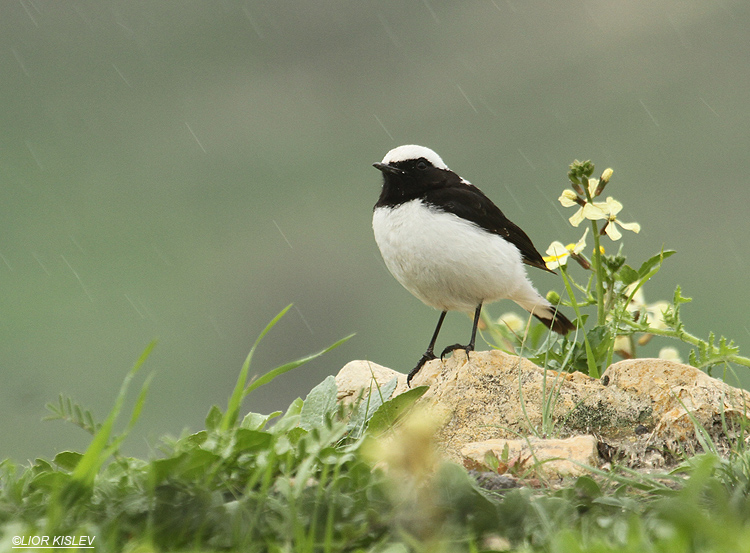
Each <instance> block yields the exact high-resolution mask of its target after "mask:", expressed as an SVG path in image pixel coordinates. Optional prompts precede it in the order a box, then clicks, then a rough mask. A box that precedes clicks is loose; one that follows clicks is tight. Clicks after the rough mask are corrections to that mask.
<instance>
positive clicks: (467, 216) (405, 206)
mask: <svg viewBox="0 0 750 553" xmlns="http://www.w3.org/2000/svg"><path fill="white" fill-rule="evenodd" d="M373 166H374V167H375V168H376V169H378V170H379V171H380V172H381V173H382V177H383V185H382V189H381V191H380V197H379V198H378V201H377V203H376V204H375V207H374V208H373V216H372V228H373V233H374V235H375V242H376V243H377V245H378V248H379V249H380V253H381V255H382V257H383V261H384V262H385V265H386V267H387V268H388V270H389V271H390V272H391V274H392V275H393V276H394V277H395V279H396V280H397V281H398V282H399V283H400V284H401V285H402V286H403V287H404V288H406V289H407V290H408V291H409V292H411V293H412V294H413V295H414V296H416V297H417V298H418V299H420V300H421V301H422V302H423V303H425V304H426V305H428V306H431V307H434V308H436V309H438V310H439V311H440V312H441V313H440V317H439V319H438V323H437V326H436V327H435V331H434V333H433V335H432V339H431V340H430V343H429V346H428V347H427V351H426V352H425V353H424V355H422V357H421V358H420V359H419V362H418V363H417V365H416V367H414V369H413V370H412V371H411V372H410V373H409V375H408V376H407V384H408V385H411V380H412V378H414V376H415V375H416V374H417V373H418V372H419V371H420V369H421V368H422V367H423V366H424V364H425V363H427V362H428V361H430V360H432V359H437V356H436V355H435V353H434V348H435V342H436V341H437V338H438V334H439V333H440V327H441V326H442V324H443V320H444V319H445V316H446V314H447V312H448V311H462V312H467V313H471V312H472V311H473V312H474V323H473V326H472V329H471V338H470V340H469V343H468V344H467V345H461V344H453V345H451V346H448V347H446V348H445V349H444V350H443V352H442V353H441V354H440V358H441V359H443V358H444V357H445V356H446V355H447V354H448V353H451V352H453V351H455V350H465V351H466V355H467V357H468V356H469V352H471V351H473V350H474V346H475V341H476V334H477V325H478V324H479V318H480V315H481V312H482V306H483V305H484V304H487V303H492V302H495V301H498V300H501V299H509V300H512V301H514V302H515V303H517V304H518V305H519V306H521V307H522V308H523V309H525V310H527V311H528V312H530V313H531V314H532V315H534V316H535V317H536V318H537V319H539V320H540V321H542V323H544V324H545V325H546V326H547V327H548V328H550V329H551V330H553V331H554V332H557V333H559V334H562V335H565V334H567V333H568V332H570V331H571V330H573V329H575V328H576V325H575V324H573V323H572V322H571V321H570V320H569V319H568V318H567V317H565V315H563V314H562V313H560V312H559V311H557V309H556V307H555V306H553V305H552V304H551V303H550V302H549V301H547V299H545V298H544V297H543V296H542V295H541V294H539V292H538V291H537V290H536V288H534V285H533V284H532V283H531V281H529V278H528V276H527V274H526V269H525V267H524V265H529V266H531V267H537V268H538V269H542V270H544V271H548V272H551V273H554V271H551V270H550V269H549V268H547V265H546V264H545V262H544V259H543V258H542V256H541V254H540V253H539V252H538V251H537V249H536V248H535V247H534V244H533V243H532V242H531V239H530V238H529V237H528V235H527V234H526V233H525V232H524V231H523V230H521V228H519V227H518V226H517V225H515V224H513V223H512V222H511V221H510V220H509V219H508V218H507V217H506V216H505V215H504V214H503V212H502V211H501V210H500V208H498V207H497V206H496V205H495V204H494V203H493V202H492V200H490V199H489V198H488V197H487V196H486V195H485V194H484V193H483V192H482V191H481V190H480V189H479V188H477V187H476V186H474V185H473V184H471V183H470V182H469V181H467V180H466V179H463V178H461V177H460V176H459V175H458V174H456V173H454V172H453V171H451V170H450V169H449V168H448V166H447V165H446V164H445V163H444V162H443V160H442V159H441V158H440V156H439V155H438V154H437V153H435V152H434V151H433V150H431V149H430V148H427V147H425V146H418V145H416V144H406V145H403V146H399V147H397V148H394V149H392V150H390V151H389V152H388V153H387V154H386V155H385V157H384V158H383V160H382V161H380V162H378V163H373Z"/></svg>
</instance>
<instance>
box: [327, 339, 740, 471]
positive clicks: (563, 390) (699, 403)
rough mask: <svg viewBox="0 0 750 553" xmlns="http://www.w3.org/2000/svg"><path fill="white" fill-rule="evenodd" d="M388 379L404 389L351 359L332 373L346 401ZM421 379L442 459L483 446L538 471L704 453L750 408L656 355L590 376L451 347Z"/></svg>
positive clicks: (656, 461)
mask: <svg viewBox="0 0 750 553" xmlns="http://www.w3.org/2000/svg"><path fill="white" fill-rule="evenodd" d="M393 378H397V379H398V384H397V387H396V392H395V393H396V394H398V393H400V392H401V391H404V390H406V389H407V387H406V379H405V375H403V374H401V373H397V372H395V371H391V370H390V369H387V368H385V367H381V366H379V365H376V364H374V363H370V362H366V361H353V362H351V363H349V364H347V365H346V366H345V367H344V368H343V369H342V370H341V372H340V373H339V375H338V376H337V377H336V382H337V384H338V386H339V398H340V399H341V400H342V401H346V400H347V398H348V399H349V400H351V399H353V398H355V397H356V396H357V395H358V394H360V393H363V391H366V390H369V389H370V387H371V386H372V385H373V383H374V382H378V383H379V385H380V386H383V385H385V384H386V383H387V382H389V381H391V380H392V379H393ZM421 385H427V386H429V390H428V391H427V392H426V393H425V395H424V396H423V397H422V399H421V400H420V401H421V402H424V403H427V404H428V405H429V408H430V409H431V410H433V412H434V414H435V417H436V418H437V419H439V420H441V421H444V423H443V424H442V426H441V427H440V429H439V430H438V433H437V440H438V443H439V445H440V447H441V449H442V451H443V452H444V454H445V455H446V456H447V457H448V458H450V459H452V460H454V461H458V462H463V463H465V464H469V465H472V466H474V465H475V464H476V463H478V462H482V459H484V458H485V456H486V454H487V452H488V451H493V452H494V455H495V457H498V458H499V456H501V455H502V454H503V452H505V455H506V457H507V456H508V455H511V456H515V458H517V459H518V460H523V459H526V461H524V462H525V465H526V466H529V462H528V459H534V460H536V461H539V460H540V459H547V461H546V462H543V463H540V464H539V465H538V466H539V467H540V468H541V471H540V472H542V473H543V474H545V475H546V476H554V475H555V474H557V475H559V476H565V475H576V474H580V473H581V470H583V469H581V468H580V467H582V466H585V465H594V466H597V465H598V466H601V465H604V464H605V463H608V462H618V463H621V464H625V465H627V466H629V467H632V468H656V467H666V466H670V465H671V464H673V463H675V462H676V460H677V459H679V458H680V457H681V456H682V454H683V453H687V454H691V453H694V452H698V451H702V449H703V447H702V444H701V440H703V439H704V437H709V438H710V439H711V440H712V442H713V443H714V444H716V445H717V446H718V447H719V449H722V448H725V449H726V448H728V447H729V443H730V442H731V440H733V439H735V438H736V433H737V428H738V426H739V423H740V419H744V418H745V416H746V414H747V413H748V412H750V409H748V407H750V394H748V392H745V391H744V390H740V389H738V388H734V387H732V386H729V385H727V384H725V383H724V382H722V381H720V380H717V379H715V378H711V377H709V376H708V375H706V374H705V373H703V372H701V371H700V370H698V369H696V368H695V367H691V366H689V365H683V364H679V363H675V362H671V361H666V360H662V359H634V360H627V361H621V362H619V363H615V364H613V365H612V366H610V367H609V368H608V369H607V370H606V371H605V373H604V374H603V375H602V378H601V379H594V378H590V377H588V376H586V375H584V374H581V373H559V372H555V371H549V370H544V369H542V368H540V367H538V366H536V365H534V364H533V363H531V362H530V361H528V360H526V359H523V358H519V357H516V356H514V355H509V354H506V353H503V352H501V351H488V352H472V353H471V356H470V359H469V360H467V356H466V355H464V354H463V352H460V351H459V352H456V354H455V355H453V356H452V357H451V358H450V359H448V360H446V361H439V360H435V361H431V362H429V363H427V364H426V365H425V366H424V368H423V369H422V370H421V371H420V373H419V374H418V375H417V376H416V377H415V378H414V380H413V381H412V386H421ZM696 429H698V432H696ZM573 437H575V439H574V440H572V441H569V442H570V444H575V448H574V449H576V451H574V450H573V449H571V450H569V451H566V450H565V449H564V448H565V447H566V445H565V443H560V440H561V439H566V438H573ZM550 439H555V440H556V442H554V443H553V442H550V441H549V440H550ZM498 440H502V441H498ZM704 443H705V442H704ZM592 444H593V445H592ZM524 448H525V449H524ZM547 448H549V450H547ZM561 448H563V449H561ZM581 448H583V449H581ZM550 459H555V460H563V459H567V460H570V461H572V464H571V463H568V464H564V463H559V462H557V461H550ZM560 467H563V468H560ZM576 467H577V468H576Z"/></svg>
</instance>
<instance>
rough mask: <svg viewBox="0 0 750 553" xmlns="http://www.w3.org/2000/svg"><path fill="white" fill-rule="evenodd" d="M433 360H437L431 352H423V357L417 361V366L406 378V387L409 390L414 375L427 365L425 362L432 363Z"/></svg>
mask: <svg viewBox="0 0 750 553" xmlns="http://www.w3.org/2000/svg"><path fill="white" fill-rule="evenodd" d="M433 359H437V356H435V354H434V353H432V351H426V352H424V355H423V356H422V357H421V358H420V359H419V362H418V363H417V366H416V367H414V368H413V369H412V370H411V372H410V373H409V376H407V377H406V385H407V386H408V387H409V388H411V379H412V378H414V375H416V374H417V373H418V372H419V370H420V369H421V368H422V367H423V366H424V364H425V363H427V361H432V360H433Z"/></svg>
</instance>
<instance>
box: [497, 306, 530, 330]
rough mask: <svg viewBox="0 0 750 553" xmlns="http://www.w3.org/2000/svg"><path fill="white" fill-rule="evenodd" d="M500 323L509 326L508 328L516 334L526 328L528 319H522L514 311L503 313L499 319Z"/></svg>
mask: <svg viewBox="0 0 750 553" xmlns="http://www.w3.org/2000/svg"><path fill="white" fill-rule="evenodd" d="M497 322H498V324H502V325H505V326H507V327H508V329H509V330H510V331H511V332H513V333H514V334H519V333H522V332H523V331H524V328H526V320H525V319H522V318H521V317H519V316H518V315H516V314H515V313H513V312H512V311H509V312H508V313H503V314H502V315H500V317H498V319H497Z"/></svg>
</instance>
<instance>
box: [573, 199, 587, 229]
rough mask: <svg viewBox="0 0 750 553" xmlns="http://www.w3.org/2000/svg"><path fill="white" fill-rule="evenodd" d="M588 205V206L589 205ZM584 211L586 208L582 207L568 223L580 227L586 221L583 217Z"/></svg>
mask: <svg viewBox="0 0 750 553" xmlns="http://www.w3.org/2000/svg"><path fill="white" fill-rule="evenodd" d="M586 205H587V206H588V204H586ZM583 210H584V208H583V207H582V208H581V209H579V210H578V211H576V212H575V213H574V214H573V216H572V217H570V218H569V219H568V221H570V224H571V225H573V226H574V227H577V226H578V225H580V224H581V223H582V222H583V220H584V219H585V217H584V216H583Z"/></svg>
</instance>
